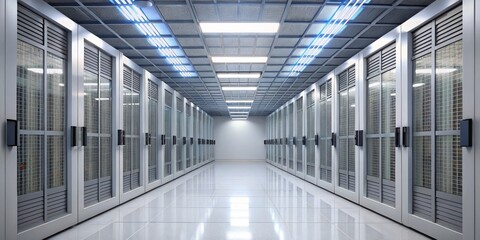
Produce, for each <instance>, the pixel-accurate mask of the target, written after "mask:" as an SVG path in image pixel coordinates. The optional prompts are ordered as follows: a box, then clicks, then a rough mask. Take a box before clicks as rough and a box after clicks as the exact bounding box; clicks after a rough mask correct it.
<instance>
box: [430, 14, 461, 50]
mask: <svg viewBox="0 0 480 240" xmlns="http://www.w3.org/2000/svg"><path fill="white" fill-rule="evenodd" d="M462 20H463V17H462V6H458V7H457V8H455V9H453V10H451V11H449V12H448V13H446V14H444V15H443V16H441V17H439V18H438V19H437V21H436V23H435V31H436V34H435V35H436V44H437V45H439V44H442V43H444V42H447V41H449V40H452V39H455V38H458V37H461V36H462V32H463V23H462Z"/></svg>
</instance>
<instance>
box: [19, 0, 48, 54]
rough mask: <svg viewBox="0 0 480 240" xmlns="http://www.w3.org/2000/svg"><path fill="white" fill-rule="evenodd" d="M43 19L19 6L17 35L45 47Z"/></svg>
mask: <svg viewBox="0 0 480 240" xmlns="http://www.w3.org/2000/svg"><path fill="white" fill-rule="evenodd" d="M44 27H45V26H44V21H43V18H42V17H40V16H38V15H37V14H35V13H33V12H32V11H30V10H28V9H26V8H25V7H23V6H22V5H18V17H17V34H18V36H20V37H24V38H27V39H29V40H32V41H34V42H36V43H38V44H41V45H43V32H44Z"/></svg>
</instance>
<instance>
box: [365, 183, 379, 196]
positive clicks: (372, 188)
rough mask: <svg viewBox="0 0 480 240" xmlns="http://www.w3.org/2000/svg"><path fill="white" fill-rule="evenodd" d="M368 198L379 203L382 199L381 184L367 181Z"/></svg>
mask: <svg viewBox="0 0 480 240" xmlns="http://www.w3.org/2000/svg"><path fill="white" fill-rule="evenodd" d="M367 197H368V198H371V199H375V200H377V201H378V200H379V199H380V184H379V183H378V182H376V181H371V180H367Z"/></svg>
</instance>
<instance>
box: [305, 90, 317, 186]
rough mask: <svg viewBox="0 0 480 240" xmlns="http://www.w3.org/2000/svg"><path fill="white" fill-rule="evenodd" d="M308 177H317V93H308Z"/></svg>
mask: <svg viewBox="0 0 480 240" xmlns="http://www.w3.org/2000/svg"><path fill="white" fill-rule="evenodd" d="M306 127H307V128H306V135H307V136H306V137H307V156H306V157H307V172H306V173H307V175H309V176H311V177H315V91H314V90H312V91H311V92H309V93H307V123H306Z"/></svg>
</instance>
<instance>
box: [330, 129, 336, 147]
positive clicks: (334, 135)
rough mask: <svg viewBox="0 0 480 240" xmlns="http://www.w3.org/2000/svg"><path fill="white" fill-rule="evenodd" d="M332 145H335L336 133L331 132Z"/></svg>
mask: <svg viewBox="0 0 480 240" xmlns="http://www.w3.org/2000/svg"><path fill="white" fill-rule="evenodd" d="M331 141H332V146H334V147H337V135H336V134H335V133H333V132H332V139H331Z"/></svg>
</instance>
